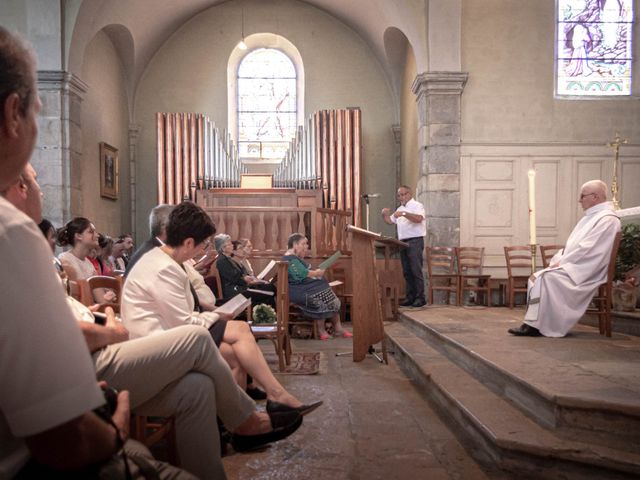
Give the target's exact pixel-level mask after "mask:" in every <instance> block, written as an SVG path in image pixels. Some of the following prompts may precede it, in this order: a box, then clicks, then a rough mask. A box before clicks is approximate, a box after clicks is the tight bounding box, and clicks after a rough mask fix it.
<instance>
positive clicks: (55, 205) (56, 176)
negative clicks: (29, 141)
mask: <svg viewBox="0 0 640 480" xmlns="http://www.w3.org/2000/svg"><path fill="white" fill-rule="evenodd" d="M38 92H39V94H40V100H41V101H42V111H41V113H40V117H39V130H40V134H39V136H38V143H37V147H36V149H35V151H34V153H33V157H32V163H33V165H34V167H35V168H36V170H37V171H38V182H39V183H40V186H41V187H42V192H43V193H44V199H43V215H44V216H45V217H46V218H48V219H49V220H51V221H52V223H53V224H54V225H55V226H56V227H60V226H62V225H63V224H64V223H66V222H67V221H69V220H70V219H71V218H72V217H73V216H74V215H75V214H77V213H78V212H81V211H82V205H81V195H80V188H81V186H80V179H81V172H80V169H81V165H82V128H81V109H80V105H81V103H82V99H83V97H84V94H85V93H86V92H87V85H86V84H85V83H84V82H83V81H82V80H80V79H79V78H78V77H76V76H74V75H73V74H71V73H68V72H64V71H54V70H46V71H42V70H41V71H39V72H38Z"/></svg>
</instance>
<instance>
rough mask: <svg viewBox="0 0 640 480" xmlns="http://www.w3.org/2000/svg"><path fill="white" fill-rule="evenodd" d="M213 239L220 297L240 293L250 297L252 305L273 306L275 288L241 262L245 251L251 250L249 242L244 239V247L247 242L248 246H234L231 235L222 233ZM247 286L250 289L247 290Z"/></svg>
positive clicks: (274, 303) (231, 296)
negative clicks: (250, 271) (259, 278)
mask: <svg viewBox="0 0 640 480" xmlns="http://www.w3.org/2000/svg"><path fill="white" fill-rule="evenodd" d="M214 240H215V247H216V250H217V251H218V253H219V255H218V259H217V260H216V267H217V268H218V274H219V275H220V282H221V283H222V298H224V299H225V300H229V299H231V298H233V297H235V296H236V295H237V294H239V293H241V294H242V295H244V296H245V297H247V298H251V304H252V305H257V304H259V303H265V304H267V305H270V306H272V307H275V306H276V301H275V295H273V294H274V293H275V291H276V290H275V288H274V287H273V285H271V284H270V283H268V282H263V281H261V280H258V279H257V278H256V277H254V276H253V274H252V273H249V271H248V270H247V268H246V266H245V264H244V263H243V262H242V260H246V259H247V251H249V252H250V251H251V250H249V248H252V247H251V242H249V240H246V239H244V240H245V241H246V242H247V243H245V248H246V245H247V244H248V245H249V248H246V249H243V248H235V247H234V244H233V242H231V237H229V235H226V234H224V233H219V234H218V235H216V236H215V239H214ZM237 245H239V243H238V244H237ZM247 262H248V260H247ZM249 288H250V289H251V290H248V289H249ZM254 290H260V291H254ZM261 292H265V293H261Z"/></svg>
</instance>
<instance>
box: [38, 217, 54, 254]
mask: <svg viewBox="0 0 640 480" xmlns="http://www.w3.org/2000/svg"><path fill="white" fill-rule="evenodd" d="M38 228H39V229H40V231H41V232H42V235H44V238H46V239H47V243H48V244H49V246H50V247H51V250H52V251H54V252H55V250H56V227H54V226H53V223H51V222H50V221H49V220H47V219H46V218H43V219H42V221H41V222H40V223H39V224H38Z"/></svg>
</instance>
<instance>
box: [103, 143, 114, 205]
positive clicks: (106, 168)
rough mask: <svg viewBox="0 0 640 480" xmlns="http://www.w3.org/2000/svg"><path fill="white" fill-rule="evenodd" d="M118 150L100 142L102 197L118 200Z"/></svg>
mask: <svg viewBox="0 0 640 480" xmlns="http://www.w3.org/2000/svg"><path fill="white" fill-rule="evenodd" d="M118 176H119V171H118V149H117V148H114V147H112V146H111V145H109V144H108V143H104V142H100V196H101V197H105V198H111V199H113V200H117V198H118V183H119V178H118Z"/></svg>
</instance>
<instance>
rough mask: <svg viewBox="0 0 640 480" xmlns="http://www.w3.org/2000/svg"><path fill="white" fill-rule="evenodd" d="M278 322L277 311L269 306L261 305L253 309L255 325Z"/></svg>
mask: <svg viewBox="0 0 640 480" xmlns="http://www.w3.org/2000/svg"><path fill="white" fill-rule="evenodd" d="M276 321H277V317H276V311H275V310H274V309H273V308H271V307H270V306H269V305H265V304H264V303H259V304H258V305H256V306H255V307H253V324H254V325H265V324H274V323H276Z"/></svg>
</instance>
